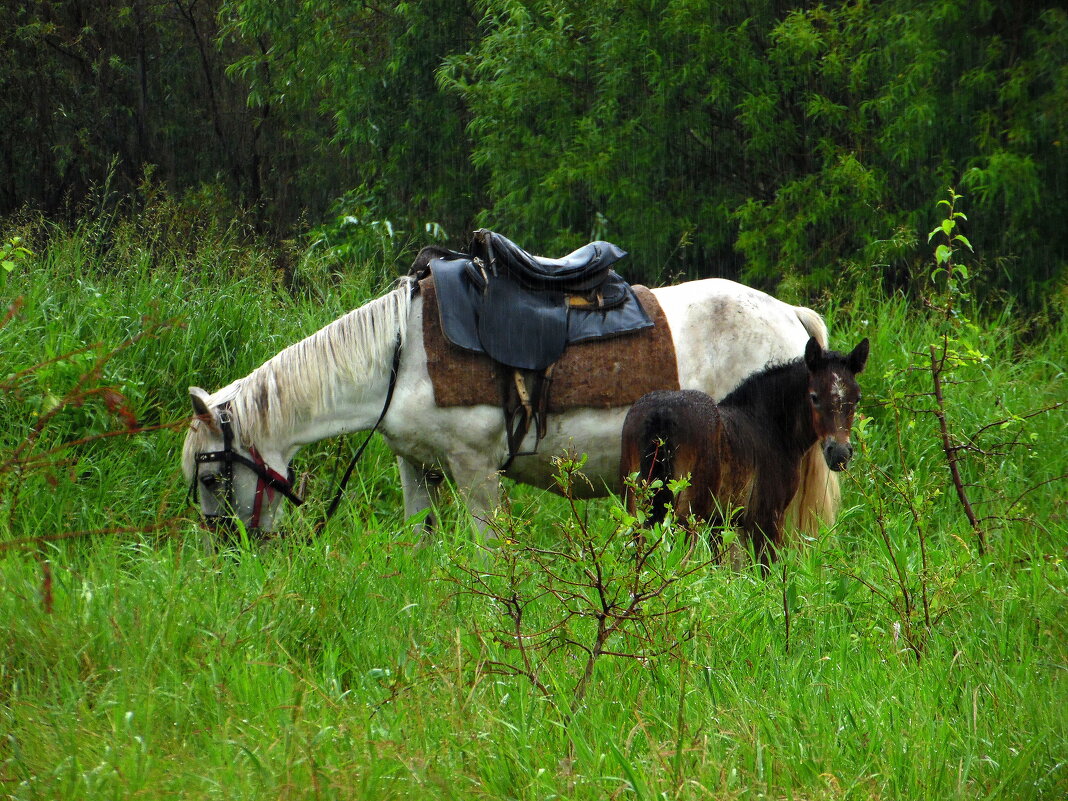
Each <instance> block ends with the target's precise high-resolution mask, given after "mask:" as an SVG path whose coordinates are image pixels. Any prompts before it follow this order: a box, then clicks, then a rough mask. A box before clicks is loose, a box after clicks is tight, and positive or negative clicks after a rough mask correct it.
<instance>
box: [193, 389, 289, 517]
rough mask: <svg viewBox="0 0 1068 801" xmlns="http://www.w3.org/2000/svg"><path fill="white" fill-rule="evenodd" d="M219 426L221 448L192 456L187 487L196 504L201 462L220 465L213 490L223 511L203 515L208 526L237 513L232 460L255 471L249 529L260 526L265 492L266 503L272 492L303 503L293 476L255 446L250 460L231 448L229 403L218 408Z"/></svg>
mask: <svg viewBox="0 0 1068 801" xmlns="http://www.w3.org/2000/svg"><path fill="white" fill-rule="evenodd" d="M219 428H220V429H221V430H222V437H223V447H222V450H221V451H201V452H200V453H198V454H196V455H195V456H194V457H193V462H194V464H195V470H194V472H193V483H192V484H191V485H190V487H189V491H190V493H191V494H192V497H193V502H194V503H196V502H197V501H198V493H199V488H200V466H201V465H202V464H210V463H211V462H221V463H222V467H220V468H219V472H218V474H217V476H218V480H219V481H221V482H222V484H223V488H222V493H215V495H216V496H217V497H219V499H220V502H221V506H222V513H221V514H215V515H204V519H205V522H207V524H208V526H209V527H210V528H213V529H214V528H216V527H217V526H218V523H219V521H220V520H222V519H229V518H234V517H236V516H237V510H236V509H235V500H234V463H235V462H236V463H237V464H241V465H244V466H245V467H247V468H248V469H249V470H251V471H252V472H253V473H255V474H256V495H255V499H254V500H253V502H252V517H251V518H250V519H249V527H250V528H252V529H258V528H259V527H260V517H261V514H262V512H263V498H264V495H266V496H267V503H268V504H270V503H271V501H273V500H274V493H275V492H278V493H280V494H281V495H283V496H284V497H286V498H288V499H289V500H290V501H292V502H293V504H294V505H296V506H300V505H301V504H302V503H304V499H303V498H301V497H300V496H298V495H297V494H296V492H294V491H293V480H292V478H291V477H290V478H287V477H286V476H283V475H282V474H281V473H279V472H278V471H276V470H272V469H271V468H270V467H268V466H267V463H266V462H265V461H264V460H263V457H262V456H260V454H259V453H258V452H257V450H256V448H255V446H253V447H251V448H249V454H250V455H251V456H252V458H251V459H250V458H248V457H247V456H245V455H244V454H242V453H238V452H237V451H235V450H234V423H233V414H232V412H231V411H230V404H229V403H226V404H223V406H222V407H220V409H219Z"/></svg>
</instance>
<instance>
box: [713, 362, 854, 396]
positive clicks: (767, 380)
mask: <svg viewBox="0 0 1068 801" xmlns="http://www.w3.org/2000/svg"><path fill="white" fill-rule="evenodd" d="M822 358H823V361H824V363H825V364H828V365H829V366H832V367H839V368H842V369H845V368H846V367H847V365H848V355H847V354H845V353H840V352H838V351H836V350H825V351H823V357H822ZM798 386H800V387H801V389H802V390H805V389H806V388H807V387H808V365H806V364H805V359H804V357H798V358H796V359H790V360H789V361H786V362H778V363H775V364H769V365H767V366H766V367H764V368H763V369H762V370H758V371H757V372H755V373H753V374H751V375H750V376H749V377H747V378H746V379H745V380H744V381H742V383H741V384H739V385H738V386H737V387H735V388H734V389H733V390H732V391H731V392H730V393H729V394H728V395H727V396H726V397H725V398H724V399H723V400H722V401H720V405H722V406H736V407H750V408H751V407H754V406H758V405H760V404H762V403H766V402H767V401H768V400H769V399H771V398H776V397H783V396H784V395H786V394H787V393H790V392H794V391H796V390H797V388H798Z"/></svg>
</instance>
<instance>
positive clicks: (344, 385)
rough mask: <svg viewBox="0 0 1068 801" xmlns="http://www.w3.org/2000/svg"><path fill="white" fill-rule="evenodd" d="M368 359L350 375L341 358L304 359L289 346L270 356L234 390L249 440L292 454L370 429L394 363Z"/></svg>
mask: <svg viewBox="0 0 1068 801" xmlns="http://www.w3.org/2000/svg"><path fill="white" fill-rule="evenodd" d="M302 344H303V343H298V345H297V346H291V347H299V346H301V345H302ZM287 351H289V352H288V353H287ZM368 361H369V362H370V363H369V364H366V365H364V366H362V367H361V368H360V371H359V375H353V374H352V370H351V365H349V366H348V367H345V366H344V365H342V364H341V363H340V359H337V360H334V359H318V360H317V361H315V362H314V364H310V363H309V362H303V363H302V362H300V360H296V359H294V358H293V353H292V351H290V349H287V350H286V351H282V352H281V353H279V354H278V355H277V356H275V357H274V358H273V359H270V360H268V361H267V362H265V363H264V364H263V365H261V366H260V367H259V368H258V369H257V370H256V371H255V372H253V373H252V374H250V375H249V376H247V377H246V378H245V379H243V380H242V381H241V382H240V384H241V385H240V387H239V388H238V389H237V397H236V401H237V403H238V405H239V409H240V412H239V417H240V418H241V419H243V420H245V421H247V422H246V425H247V426H248V435H249V439H250V440H251V441H252V443H254V444H255V445H256V446H257V447H258V448H260V449H261V450H263V449H265V448H266V449H270V450H272V451H276V452H278V453H281V454H283V455H285V456H286V458H291V457H292V455H293V454H294V453H295V452H296V451H297V450H298V449H299V448H300V447H301V446H303V445H307V444H309V443H312V442H318V441H319V440H323V439H326V438H327V437H333V436H337V435H339V434H348V433H351V432H354V431H366V430H368V429H370V428H372V427H373V426H374V425H375V423H376V422H377V421H378V418H379V416H380V415H381V413H382V410H383V407H384V405H385V399H386V394H387V391H388V387H389V381H390V374H391V371H392V364H391V360H390V359H389V358H386V357H379V358H375V359H369V360H368ZM242 413H243V414H242Z"/></svg>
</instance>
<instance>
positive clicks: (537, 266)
mask: <svg viewBox="0 0 1068 801" xmlns="http://www.w3.org/2000/svg"><path fill="white" fill-rule="evenodd" d="M470 251H471V252H470V253H467V254H464V253H456V252H452V251H441V252H440V253H441V255H440V256H439V257H438V258H433V259H430V261H429V268H430V272H431V273H432V274H433V276H434V285H435V287H436V289H437V294H438V314H439V316H440V319H441V328H442V331H443V332H444V333H445V336H446V337H447V338H448V339H449V341H450V342H452V343H453V344H454V345H457V346H459V347H461V348H465V349H467V350H470V351H474V352H476V353H486V354H487V355H488V356H490V358H492V359H493V360H494V361H496V362H498V363H499V364H503V365H505V366H507V367H511V368H514V369H519V370H545V369H547V368H548V367H549V366H550V365H552V364H554V363H555V362H556V361H557V360H558V359H559V358H560V356H561V355H562V354H563V352H564V348H566V347H567V345H568V344H569V343H572V342H585V341H587V340H590V339H598V338H601V337H608V336H616V335H618V334H623V333H627V332H629V331H637V330H639V329H642V328H648V327H650V326H652V324H653V321H652V320H651V319H650V318H649V315H647V314H646V313H645V309H643V308H642V306H641V304H640V303H639V302H638V299H637V298H636V297H635V295H634V292H633V290H632V289H631V288H630V284H628V283H627V282H626V281H624V280H623V278H622V276H620V275H619V274H618V273H617V272H615V271H614V270H612V269H611V266H612V265H613V264H615V263H616V262H617V261H619V260H620V259H621V258H623V257H624V256H626V255H627V254H626V253H625V252H624V251H622V250H620V249H619V248H618V247H616V246H615V245H613V244H612V243H611V242H590V243H589V244H588V245H584V246H583V247H581V248H579V249H578V250H576V251H574V252H573V253H570V254H568V255H567V256H564V257H563V258H559V259H547V258H543V257H541V256H533V255H531V254H530V253H527V251H525V250H523V249H522V248H521V247H519V246H518V245H516V244H515V243H514V242H512V241H511V240H510V239H508V238H507V237H504V236H502V235H501V234H498V233H494V232H493V231H487V230H485V229H481V230H479V231H476V232H475V234H474V237H473V239H472V243H471V247H470Z"/></svg>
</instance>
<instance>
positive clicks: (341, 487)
mask: <svg viewBox="0 0 1068 801" xmlns="http://www.w3.org/2000/svg"><path fill="white" fill-rule="evenodd" d="M400 357H401V338H400V333H399V332H398V334H397V347H396V348H395V349H394V351H393V364H392V365H391V366H390V368H389V388H388V389H387V390H386V402H385V403H384V404H382V413H381V414H379V415H378V419H377V420H376V421H375V424H374V426H373V427H372V428H371V430H370V431H369V432H367V438H366V439H364V441H363V442H362V443H361V444H360V447H359V448H357V449H356V453H355V454H354V455H353V457H352V461H350V462H349V466H348V469H347V470H345V475H343V476H342V477H341V481H340V482H339V483H338V487H337V492H335V493H334V499H333V500H332V501H330V505H329V506H328V507H327V508H326V515H325V516H324V517H323V519H322V520H320V521H319V522H318V523H316V525H315V534H319V533H321V532H322V530H323V529H324V528H326V524H327V522H329V520H330V518H331V517H333V516H334V512H336V511H337V507H338V506H339V505H340V503H341V496H342V495H344V494H345V485H346V484H348V483H349V479H350V478H352V471H353V470H355V469H356V463H357V462H358V461H360V457H361V456H363V452H364V451H365V450H366V449H367V445H368V444H369V443H370V442H371V437H373V436H374V435H375V432H376V431H377V430H378V426H379V425H381V423H382V420H383V419H385V416H386V412H388V411H389V405H390V403H391V402H392V400H393V392H394V390H396V388H397V373H398V370H399V367H400Z"/></svg>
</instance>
